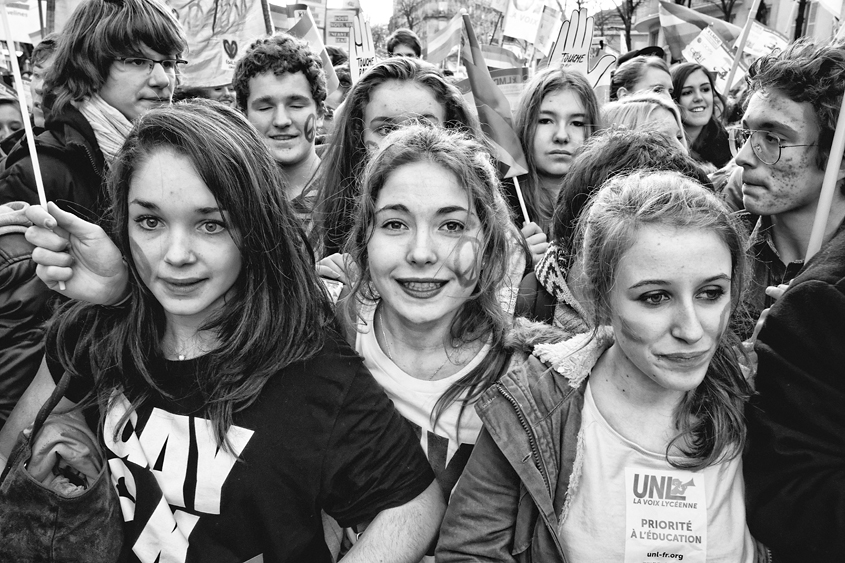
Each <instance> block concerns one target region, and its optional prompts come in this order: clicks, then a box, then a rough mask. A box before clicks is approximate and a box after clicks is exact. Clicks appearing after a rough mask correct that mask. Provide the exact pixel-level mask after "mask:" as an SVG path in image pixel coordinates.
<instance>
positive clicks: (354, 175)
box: [312, 57, 481, 256]
mask: <svg viewBox="0 0 845 563" xmlns="http://www.w3.org/2000/svg"><path fill="white" fill-rule="evenodd" d="M390 80H396V81H398V82H413V83H416V84H418V85H420V86H422V87H424V88H425V89H426V90H428V91H430V92H431V93H432V95H434V98H435V99H436V100H437V101H438V102H440V103H441V104H442V105H443V109H444V112H445V114H446V119H445V121H444V123H443V127H445V128H446V129H462V130H467V131H469V132H470V133H472V134H473V135H474V136H475V137H477V138H481V137H480V128H479V126H478V119H476V117H475V116H474V115H473V114H472V113H471V112H470V110H469V107H468V106H467V104H466V101H465V100H464V97H463V95H461V92H460V90H458V89H457V88H456V87H455V86H453V85H451V84H449V83H448V82H447V81H446V79H445V78H444V77H443V75H442V74H440V71H438V70H437V68H436V67H434V66H432V65H430V64H428V63H426V62H424V61H420V60H419V59H411V58H408V57H395V58H392V59H387V60H385V61H381V62H379V63H377V64H376V65H374V66H373V67H371V68H370V69H369V70H368V71H367V72H366V73H365V74H364V76H362V77H361V78H360V79H359V80H358V82H356V83H355V85H354V86H352V89H351V90H350V91H349V93H348V94H347V97H346V101H345V102H344V104H343V109H342V110H341V111H338V112H337V113H336V114H335V128H334V132H333V133H332V138H331V142H330V143H329V145H328V148H327V149H326V152H325V153H324V154H323V158H322V162H321V163H320V168H319V169H318V171H317V178H316V181H315V182H314V184H315V185H316V186H317V189H318V190H319V192H318V194H317V203H316V209H315V213H314V221H315V228H314V230H313V232H312V238H313V239H314V242H315V246H316V247H318V248H319V249H320V251H321V255H322V256H327V255H329V254H333V253H335V252H339V250H340V249H341V248H342V247H343V245H344V244H345V242H346V239H347V237H348V236H349V231H350V230H351V229H352V223H353V218H352V214H353V213H352V212H353V209H354V206H355V198H356V197H357V195H358V193H359V188H358V181H359V179H360V177H361V175H362V172H363V170H364V166H365V165H366V163H367V160H368V156H367V148H366V147H365V145H364V110H365V109H366V107H367V104H369V103H370V97H371V96H372V94H373V92H374V91H375V89H376V88H378V87H379V86H381V85H382V84H384V83H385V82H388V81H390Z"/></svg>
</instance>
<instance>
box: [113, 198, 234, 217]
mask: <svg viewBox="0 0 845 563" xmlns="http://www.w3.org/2000/svg"><path fill="white" fill-rule="evenodd" d="M133 203H134V204H135V205H140V206H141V207H143V208H144V209H149V210H150V211H159V210H160V209H161V208H160V207H159V206H158V205H156V204H155V203H153V202H151V201H145V200H143V199H133V200H132V201H130V202H129V205H132V204H133ZM194 212H195V213H196V214H198V215H213V214H214V213H220V214H221V215H222V214H223V211H222V210H221V209H220V208H219V207H197V208H196V209H195V210H194Z"/></svg>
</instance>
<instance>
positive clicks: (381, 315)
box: [378, 309, 449, 381]
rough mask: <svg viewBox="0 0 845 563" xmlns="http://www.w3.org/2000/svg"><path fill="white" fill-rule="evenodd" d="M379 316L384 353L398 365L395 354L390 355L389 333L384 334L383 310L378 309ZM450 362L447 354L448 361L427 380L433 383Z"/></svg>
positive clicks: (444, 361)
mask: <svg viewBox="0 0 845 563" xmlns="http://www.w3.org/2000/svg"><path fill="white" fill-rule="evenodd" d="M378 315H379V317H380V318H379V325H380V326H381V339H382V340H383V341H384V346H385V350H384V352H385V353H386V354H387V357H388V358H389V359H390V361H391V362H393V363H394V364H396V360H394V359H393V354H391V353H390V342H388V341H387V333H386V332H384V315H383V314H382V312H381V309H378ZM448 361H449V354H448V352H447V353H446V359H445V360H443V363H442V364H440V367H439V368H437V369H436V370H434V373H432V374H431V376H430V377H426V379H427V380H428V381H431V380H432V379H434V378H435V377H437V374H438V373H440V370H441V369H443V368H444V367H445V366H446V362H448ZM396 365H397V366H398V365H399V364H396Z"/></svg>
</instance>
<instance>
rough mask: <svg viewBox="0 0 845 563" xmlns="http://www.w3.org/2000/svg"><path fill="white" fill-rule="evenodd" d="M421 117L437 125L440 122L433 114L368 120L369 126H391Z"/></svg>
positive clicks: (413, 114)
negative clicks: (385, 124) (384, 124)
mask: <svg viewBox="0 0 845 563" xmlns="http://www.w3.org/2000/svg"><path fill="white" fill-rule="evenodd" d="M421 117H423V118H425V119H430V120H432V121H436V122H438V123H439V122H440V119H439V118H438V117H437V116H436V115H434V114H433V113H412V114H410V115H405V116H402V117H388V116H378V117H374V118H372V119H371V120H370V125H373V124H377V125H381V124H383V123H387V124H391V125H392V124H396V123H401V122H403V121H405V120H406V119H409V118H411V119H413V118H417V119H419V118H421Z"/></svg>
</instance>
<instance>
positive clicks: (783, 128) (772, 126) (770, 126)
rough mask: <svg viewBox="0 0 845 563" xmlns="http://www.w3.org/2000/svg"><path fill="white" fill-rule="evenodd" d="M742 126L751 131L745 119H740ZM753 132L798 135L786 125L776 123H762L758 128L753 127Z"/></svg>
mask: <svg viewBox="0 0 845 563" xmlns="http://www.w3.org/2000/svg"><path fill="white" fill-rule="evenodd" d="M742 126H743V127H744V128H746V129H752V128H751V127H749V126H748V122H747V121H746V120H745V118H744V117H743V118H742ZM752 130H753V131H778V132H781V133H786V134H791V135H793V136H794V135H798V131H796V130H795V129H793V128H792V127H790V126H789V125H787V124H786V123H780V122H778V121H764V122H763V123H761V124H760V125H759V127H754V128H753V129H752Z"/></svg>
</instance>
